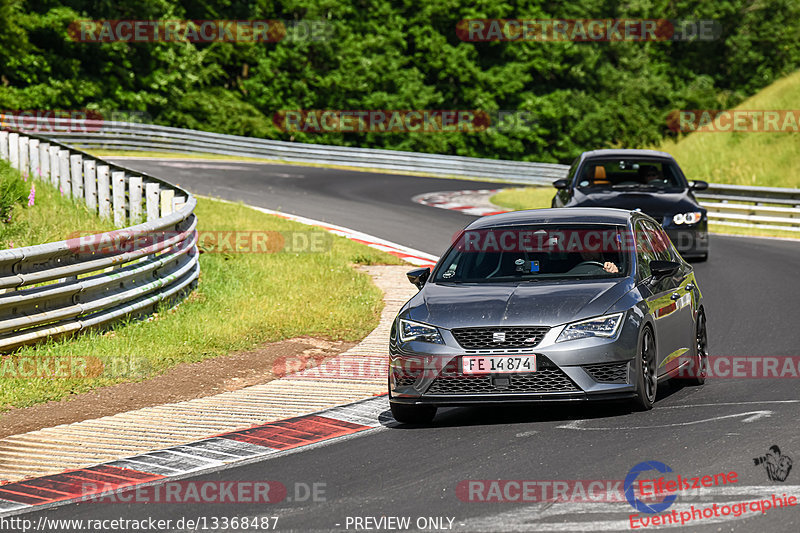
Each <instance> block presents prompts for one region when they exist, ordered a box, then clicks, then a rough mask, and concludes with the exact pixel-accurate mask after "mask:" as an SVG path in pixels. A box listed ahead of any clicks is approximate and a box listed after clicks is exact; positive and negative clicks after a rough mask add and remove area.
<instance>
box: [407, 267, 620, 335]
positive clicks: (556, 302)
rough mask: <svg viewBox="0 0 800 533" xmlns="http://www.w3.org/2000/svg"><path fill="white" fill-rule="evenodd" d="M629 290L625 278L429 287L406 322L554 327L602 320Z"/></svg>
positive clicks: (411, 305)
mask: <svg viewBox="0 0 800 533" xmlns="http://www.w3.org/2000/svg"><path fill="white" fill-rule="evenodd" d="M631 289H633V283H632V282H631V280H630V279H629V278H614V279H612V280H585V281H569V282H563V281H562V282H544V281H538V282H528V283H520V284H488V283H485V284H438V283H437V284H434V283H428V284H426V285H425V286H424V287H423V289H422V290H421V291H420V292H419V293H417V295H416V296H414V297H413V298H412V299H411V300H410V301H409V302H408V304H407V307H406V309H405V310H404V311H403V313H402V314H403V316H404V318H409V319H411V320H416V321H419V322H425V323H427V324H432V325H436V326H439V327H442V328H447V329H452V328H457V327H469V326H521V325H535V326H557V325H559V324H565V323H567V322H573V321H575V320H581V319H584V318H591V317H593V316H598V315H601V314H603V313H604V312H605V311H606V310H608V309H609V308H610V307H611V306H612V305H613V304H614V303H615V302H617V301H618V300H619V299H620V298H622V297H623V296H624V295H625V294H626V293H627V292H628V291H630V290H631Z"/></svg>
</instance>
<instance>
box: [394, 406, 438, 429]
mask: <svg viewBox="0 0 800 533" xmlns="http://www.w3.org/2000/svg"><path fill="white" fill-rule="evenodd" d="M389 406H390V407H391V409H392V416H393V417H394V419H395V420H397V421H398V422H401V423H403V424H428V423H430V422H431V421H433V417H435V416H436V407H434V406H432V405H406V404H400V403H390V404H389Z"/></svg>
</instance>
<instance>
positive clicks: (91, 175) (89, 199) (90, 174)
mask: <svg viewBox="0 0 800 533" xmlns="http://www.w3.org/2000/svg"><path fill="white" fill-rule="evenodd" d="M83 194H84V195H85V198H86V205H87V206H88V207H89V209H91V210H92V211H93V212H95V213H97V181H95V169H94V161H93V160H91V159H87V160H85V161H84V162H83Z"/></svg>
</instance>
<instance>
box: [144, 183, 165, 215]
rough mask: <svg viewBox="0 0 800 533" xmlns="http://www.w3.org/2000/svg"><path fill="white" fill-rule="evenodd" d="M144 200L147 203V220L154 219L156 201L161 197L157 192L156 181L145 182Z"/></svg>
mask: <svg viewBox="0 0 800 533" xmlns="http://www.w3.org/2000/svg"><path fill="white" fill-rule="evenodd" d="M144 188H145V202H146V204H147V221H148V222H150V221H151V220H155V219H157V218H158V216H159V215H158V207H159V206H158V202H159V199H160V198H161V194H160V192H159V189H160V186H159V185H158V183H146V184H145V186H144Z"/></svg>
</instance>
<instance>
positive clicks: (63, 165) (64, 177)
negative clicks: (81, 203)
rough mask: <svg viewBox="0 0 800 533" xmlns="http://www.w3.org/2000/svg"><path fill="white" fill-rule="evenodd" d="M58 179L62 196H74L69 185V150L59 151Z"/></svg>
mask: <svg viewBox="0 0 800 533" xmlns="http://www.w3.org/2000/svg"><path fill="white" fill-rule="evenodd" d="M58 178H59V187H60V189H59V190H60V191H61V196H72V188H71V187H70V183H69V150H59V151H58Z"/></svg>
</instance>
